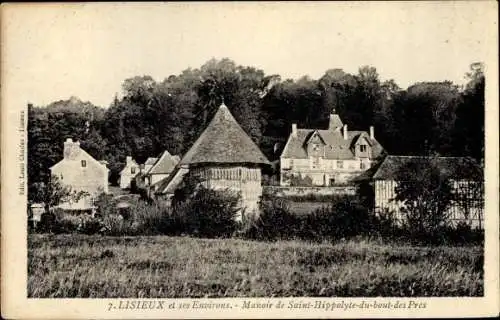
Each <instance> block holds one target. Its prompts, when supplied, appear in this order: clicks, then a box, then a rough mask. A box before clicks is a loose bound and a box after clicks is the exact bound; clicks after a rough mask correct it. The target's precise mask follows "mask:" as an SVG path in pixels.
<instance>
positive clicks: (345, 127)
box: [344, 124, 348, 140]
mask: <svg viewBox="0 0 500 320" xmlns="http://www.w3.org/2000/svg"><path fill="white" fill-rule="evenodd" d="M347 138H348V133H347V124H344V140H347Z"/></svg>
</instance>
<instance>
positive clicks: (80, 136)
mask: <svg viewBox="0 0 500 320" xmlns="http://www.w3.org/2000/svg"><path fill="white" fill-rule="evenodd" d="M465 76H466V77H467V78H468V83H467V85H466V86H465V87H464V88H461V87H459V86H457V85H455V84H453V83H452V82H449V81H445V82H425V83H416V84H414V85H412V86H410V87H409V88H408V89H406V90H403V89H401V88H399V87H398V85H397V84H396V83H395V82H394V81H393V80H387V81H383V80H381V79H380V78H379V75H378V73H377V70H376V69H375V68H374V67H370V66H363V67H361V68H359V70H358V73H357V74H349V73H346V72H344V71H343V70H341V69H331V70H328V71H326V72H325V74H324V75H323V76H322V77H321V78H320V79H317V80H315V79H310V78H308V77H302V78H300V79H298V80H295V81H294V80H290V79H281V77H280V76H279V75H267V74H265V72H264V71H263V70H259V69H256V68H254V67H248V66H239V65H237V64H236V63H234V62H233V61H231V60H229V59H222V60H214V59H212V60H210V61H208V62H207V63H205V64H204V65H203V66H201V68H199V69H191V68H189V69H187V70H184V71H183V72H182V73H181V74H179V75H171V76H169V77H168V78H166V79H164V80H163V81H162V82H157V81H155V80H154V79H153V78H151V77H150V76H136V77H134V78H130V79H126V80H125V81H124V82H123V85H122V89H123V94H122V97H121V98H118V97H115V99H114V101H113V103H112V104H111V106H109V107H108V108H106V109H104V108H101V107H96V106H93V105H92V104H91V103H88V102H82V101H81V100H79V99H77V98H71V99H69V100H66V101H57V102H54V103H52V104H50V105H48V106H45V107H34V106H31V107H30V108H29V122H28V174H29V181H30V186H31V185H32V184H33V182H43V181H46V179H47V178H48V172H49V171H48V169H49V167H50V166H52V165H54V164H55V163H56V162H57V161H58V160H59V159H60V158H61V155H62V148H63V141H64V140H65V139H66V138H73V139H76V140H79V141H81V145H82V147H83V148H84V149H85V150H86V151H88V152H89V153H90V154H91V155H92V156H94V157H95V158H96V159H105V160H107V161H108V163H109V168H110V169H111V177H110V178H111V181H112V182H113V181H116V179H117V177H118V176H117V175H118V172H119V170H120V169H121V167H122V166H123V165H124V162H125V157H126V156H127V155H132V156H133V157H134V158H135V159H136V160H137V161H139V162H140V163H142V162H143V161H144V160H145V159H146V158H147V157H150V156H157V155H158V154H160V153H161V152H162V151H163V150H165V149H167V150H169V152H170V153H172V154H183V153H184V152H185V151H187V149H188V148H189V147H190V146H191V144H192V143H193V142H194V140H195V139H196V137H197V136H198V135H199V134H200V132H201V131H202V130H203V129H204V128H205V126H206V125H207V124H208V121H210V119H211V117H212V116H213V114H214V112H215V111H216V108H217V107H218V105H219V104H220V103H221V102H222V100H224V102H225V104H226V105H227V106H228V107H229V108H230V110H231V112H232V113H233V115H234V116H235V118H236V120H237V121H238V122H239V123H240V124H241V126H242V127H243V128H244V129H245V131H246V132H247V133H248V134H249V135H250V136H251V138H252V139H253V140H254V141H255V142H256V143H257V144H258V145H259V146H260V147H261V149H262V150H263V152H264V153H265V154H266V155H267V156H268V157H269V159H270V160H275V159H277V158H278V157H279V154H280V152H281V148H282V147H283V146H284V143H285V142H286V139H287V137H288V134H289V132H290V128H291V124H292V123H297V124H298V126H299V127H318V128H321V127H323V128H325V127H326V126H327V123H328V115H329V114H330V113H331V112H332V110H333V109H334V108H335V110H336V112H337V113H339V114H340V116H341V118H342V119H343V120H344V122H345V123H347V124H348V125H349V128H350V129H352V130H356V129H358V130H360V129H361V130H367V129H368V127H369V126H370V125H374V126H375V132H376V136H377V139H378V140H379V141H380V142H381V143H382V145H383V146H384V147H385V148H386V150H387V151H388V152H389V153H391V154H406V155H428V154H434V155H435V154H439V155H448V156H454V155H461V156H463V155H465V156H472V157H474V158H476V159H478V160H482V158H483V152H484V75H483V70H482V64H480V63H475V64H472V65H471V66H470V72H469V73H467V74H466V75H465ZM31 191H32V192H35V191H34V190H31Z"/></svg>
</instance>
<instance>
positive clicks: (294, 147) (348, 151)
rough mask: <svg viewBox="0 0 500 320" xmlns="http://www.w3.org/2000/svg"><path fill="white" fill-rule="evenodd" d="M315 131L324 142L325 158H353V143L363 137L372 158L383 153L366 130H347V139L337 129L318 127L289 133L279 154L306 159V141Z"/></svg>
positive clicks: (381, 148) (378, 144) (380, 146)
mask: <svg viewBox="0 0 500 320" xmlns="http://www.w3.org/2000/svg"><path fill="white" fill-rule="evenodd" d="M314 132H317V133H318V134H319V136H320V137H321V139H322V140H323V141H324V142H325V144H326V146H325V147H326V150H325V158H326V159H338V160H349V159H355V155H354V149H353V148H352V147H353V146H354V144H355V143H356V142H357V141H358V140H359V139H362V138H365V139H366V140H367V142H368V144H369V145H370V146H371V148H372V158H378V157H379V156H381V155H382V154H383V151H384V148H383V147H382V145H380V143H379V142H378V141H377V140H376V139H370V135H369V134H368V133H367V132H366V131H348V134H347V139H344V136H343V134H342V132H341V131H339V130H331V129H329V130H320V129H297V134H296V135H295V136H294V135H293V134H291V135H290V137H289V138H288V142H287V144H286V146H285V148H284V150H283V152H282V154H281V157H283V158H295V159H307V158H308V156H307V150H306V147H307V145H306V142H307V140H308V139H309V138H310V137H311V136H312V134H313V133H314Z"/></svg>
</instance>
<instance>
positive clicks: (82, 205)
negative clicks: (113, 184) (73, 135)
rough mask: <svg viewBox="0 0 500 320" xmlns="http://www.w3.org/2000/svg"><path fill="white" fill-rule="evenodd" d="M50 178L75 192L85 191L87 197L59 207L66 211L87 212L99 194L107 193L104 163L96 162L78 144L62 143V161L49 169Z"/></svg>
mask: <svg viewBox="0 0 500 320" xmlns="http://www.w3.org/2000/svg"><path fill="white" fill-rule="evenodd" d="M50 171H51V174H52V176H57V177H58V178H59V180H60V182H61V183H62V184H64V185H67V186H69V187H71V188H72V190H75V191H85V192H87V193H88V196H85V197H83V198H81V199H80V200H79V201H78V202H67V203H62V204H60V205H59V207H60V208H62V209H66V210H89V209H92V208H93V202H94V199H95V197H96V196H97V195H99V194H100V193H102V192H104V193H108V172H109V169H108V168H107V167H106V163H105V162H104V161H102V162H101V161H97V160H96V159H94V158H93V157H92V156H91V155H89V154H88V153H87V152H86V151H85V150H83V149H82V148H80V142H78V141H76V142H73V140H72V139H67V140H66V141H65V142H64V152H63V159H62V160H61V161H59V162H58V163H56V164H55V165H54V166H52V167H51V168H50Z"/></svg>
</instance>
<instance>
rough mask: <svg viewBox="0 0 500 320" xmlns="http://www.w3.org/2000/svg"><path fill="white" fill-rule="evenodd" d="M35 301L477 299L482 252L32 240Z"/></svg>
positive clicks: (168, 240)
mask: <svg viewBox="0 0 500 320" xmlns="http://www.w3.org/2000/svg"><path fill="white" fill-rule="evenodd" d="M28 243H29V250H28V256H29V259H28V261H29V264H28V296H29V297H34V298H42V297H44V298H56V297H57V298H62V297H66V298H69V297H80V298H89V297H92V298H104V297H107V298H118V297H121V298H136V297H148V298H154V297H265V296H280V297H285V296H363V297H369V296H372V297H373V296H413V297H419V296H481V295H483V290H484V289H483V269H482V265H483V251H482V248H481V247H476V246H470V247H448V246H440V247H434V248H427V247H413V246H408V245H397V246H396V245H388V244H385V245H382V244H379V243H376V242H367V241H363V240H360V239H358V240H351V241H339V242H337V243H334V244H332V243H326V242H325V243H321V244H318V243H316V244H313V243H308V242H303V241H277V242H257V241H248V240H241V239H197V238H189V237H167V236H150V237H146V236H144V237H107V236H87V235H78V234H73V235H37V234H33V235H30V236H29V238H28Z"/></svg>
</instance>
